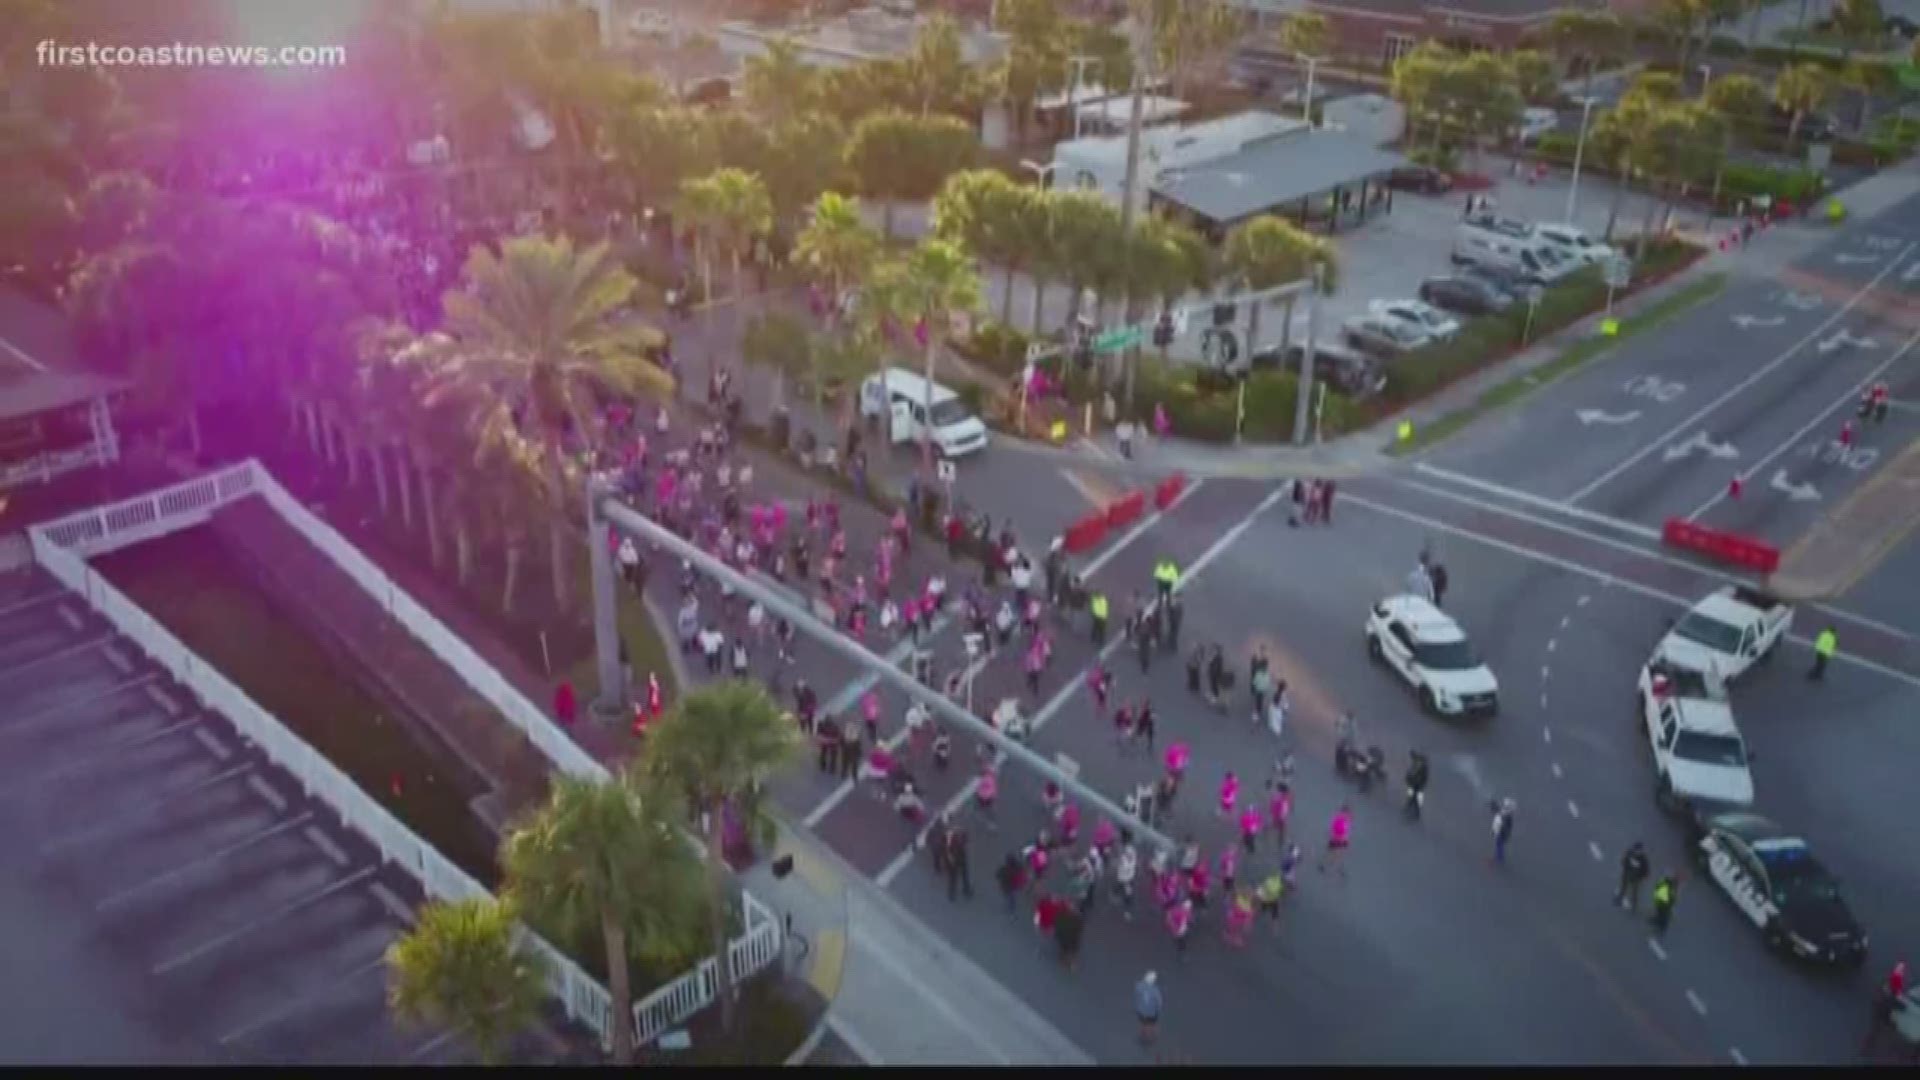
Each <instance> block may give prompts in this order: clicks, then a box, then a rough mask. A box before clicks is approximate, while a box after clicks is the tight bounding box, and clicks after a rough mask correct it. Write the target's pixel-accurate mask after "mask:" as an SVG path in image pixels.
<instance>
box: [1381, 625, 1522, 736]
mask: <svg viewBox="0 0 1920 1080" xmlns="http://www.w3.org/2000/svg"><path fill="white" fill-rule="evenodd" d="M1366 636H1367V655H1369V656H1371V657H1373V659H1375V660H1378V661H1380V662H1382V663H1384V664H1386V665H1387V666H1388V667H1389V668H1392V669H1393V670H1394V671H1395V672H1397V673H1398V674H1399V675H1400V677H1401V678H1403V679H1405V680H1406V681H1407V684H1408V685H1409V686H1411V687H1412V688H1413V691H1414V693H1415V694H1417V695H1419V698H1420V706H1421V708H1423V709H1426V710H1427V711H1428V712H1430V713H1435V714H1438V715H1440V716H1494V715H1496V714H1497V713H1499V711H1500V684H1499V682H1498V681H1496V680H1495V679H1494V677H1493V672H1492V671H1489V670H1488V669H1487V665H1486V664H1484V663H1482V662H1481V660H1480V657H1479V656H1478V655H1477V654H1475V653H1474V651H1473V646H1472V644H1471V643H1469V642H1468V641H1467V635H1466V634H1465V633H1463V632H1462V631H1461V629H1460V624H1458V623H1456V622H1454V621H1453V619H1452V618H1451V617H1449V616H1448V615H1447V613H1446V612H1444V611H1441V610H1440V609H1439V608H1437V607H1435V606H1434V605H1433V603H1432V602H1431V601H1429V600H1426V599H1424V598H1422V597H1418V596H1412V595H1405V596H1389V597H1387V598H1386V599H1385V600H1382V601H1380V602H1379V603H1377V604H1375V605H1373V609H1372V611H1370V612H1369V613H1368V614H1367V626H1366Z"/></svg>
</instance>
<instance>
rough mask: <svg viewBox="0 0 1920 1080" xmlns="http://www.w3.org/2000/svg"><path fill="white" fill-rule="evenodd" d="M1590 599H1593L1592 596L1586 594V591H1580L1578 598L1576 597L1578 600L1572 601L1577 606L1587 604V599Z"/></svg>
mask: <svg viewBox="0 0 1920 1080" xmlns="http://www.w3.org/2000/svg"><path fill="white" fill-rule="evenodd" d="M1592 599H1593V597H1591V596H1588V595H1587V594H1586V593H1581V594H1580V599H1578V600H1576V601H1574V603H1575V605H1577V606H1579V607H1586V606H1587V604H1588V602H1589V601H1591V600H1592Z"/></svg>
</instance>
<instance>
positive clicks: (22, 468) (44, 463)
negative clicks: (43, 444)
mask: <svg viewBox="0 0 1920 1080" xmlns="http://www.w3.org/2000/svg"><path fill="white" fill-rule="evenodd" d="M106 459H107V455H106V454H105V453H103V452H102V451H101V448H100V447H98V446H96V445H94V444H92V443H88V444H87V445H85V446H75V447H72V448H70V449H66V450H43V451H41V452H40V453H38V454H35V455H33V456H32V457H30V458H27V459H26V460H24V461H15V462H12V463H10V464H8V465H5V466H0V491H3V490H5V489H7V488H10V487H18V486H20V485H21V484H24V483H26V482H27V481H29V480H38V481H40V482H42V483H45V482H46V481H48V480H51V479H53V478H54V477H56V476H61V475H64V474H66V473H70V472H73V471H74V470H75V469H84V468H87V467H88V466H90V465H95V464H98V463H100V462H103V461H105V460H106Z"/></svg>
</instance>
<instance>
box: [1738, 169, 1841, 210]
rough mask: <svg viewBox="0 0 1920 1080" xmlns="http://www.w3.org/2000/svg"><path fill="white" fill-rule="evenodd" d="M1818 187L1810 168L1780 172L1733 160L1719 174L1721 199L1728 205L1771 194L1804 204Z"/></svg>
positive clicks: (1816, 179) (1816, 178) (1818, 181)
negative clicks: (1728, 203)
mask: <svg viewBox="0 0 1920 1080" xmlns="http://www.w3.org/2000/svg"><path fill="white" fill-rule="evenodd" d="M1820 184H1821V179H1820V174H1819V173H1817V172H1814V171H1813V170H1811V169H1782V168H1778V167H1776V166H1772V165H1754V164H1750V163H1748V162H1743V161H1734V162H1728V163H1727V167H1726V169H1725V171H1724V172H1723V173H1722V174H1721V177H1720V198H1721V199H1722V201H1728V202H1731V201H1737V200H1740V199H1752V198H1757V197H1759V196H1762V195H1771V196H1773V198H1774V199H1776V200H1779V199H1790V200H1792V201H1793V202H1795V203H1798V204H1804V203H1805V202H1806V201H1807V199H1808V197H1809V196H1812V195H1817V194H1818V193H1819V190H1820Z"/></svg>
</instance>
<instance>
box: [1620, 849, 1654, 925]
mask: <svg viewBox="0 0 1920 1080" xmlns="http://www.w3.org/2000/svg"><path fill="white" fill-rule="evenodd" d="M1651 870H1652V867H1651V866H1649V865H1648V862H1647V847H1646V845H1645V844H1642V843H1641V842H1640V841H1638V840H1635V841H1634V842H1633V846H1632V847H1630V848H1628V849H1627V853H1626V854H1625V855H1622V856H1620V888H1618V889H1616V890H1615V891H1614V894H1613V902H1614V903H1615V904H1618V905H1619V906H1621V907H1623V908H1626V909H1627V910H1629V911H1639V910H1640V885H1641V883H1642V882H1644V881H1646V880H1647V874H1648V873H1649V872H1651Z"/></svg>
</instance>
